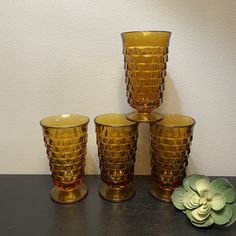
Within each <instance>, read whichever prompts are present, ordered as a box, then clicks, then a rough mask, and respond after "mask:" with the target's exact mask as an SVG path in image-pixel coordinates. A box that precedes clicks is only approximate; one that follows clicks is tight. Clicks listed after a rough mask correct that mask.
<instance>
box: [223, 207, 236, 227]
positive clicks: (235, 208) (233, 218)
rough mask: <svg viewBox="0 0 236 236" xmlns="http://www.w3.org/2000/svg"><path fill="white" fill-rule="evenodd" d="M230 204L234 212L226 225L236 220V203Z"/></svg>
mask: <svg viewBox="0 0 236 236" xmlns="http://www.w3.org/2000/svg"><path fill="white" fill-rule="evenodd" d="M228 206H229V207H230V208H231V210H232V212H233V214H232V217H231V219H230V221H229V223H227V224H226V225H225V226H230V225H232V224H233V223H234V222H235V221H236V203H233V204H229V205H228Z"/></svg>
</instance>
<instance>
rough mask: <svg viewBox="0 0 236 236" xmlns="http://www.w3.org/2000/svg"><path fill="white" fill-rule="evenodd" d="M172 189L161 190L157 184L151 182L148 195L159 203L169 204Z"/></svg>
mask: <svg viewBox="0 0 236 236" xmlns="http://www.w3.org/2000/svg"><path fill="white" fill-rule="evenodd" d="M173 191H174V189H162V188H160V186H159V185H158V184H156V183H155V182H152V183H151V185H150V187H149V192H150V194H151V195H152V196H153V197H154V198H157V199H159V200H161V201H164V202H171V195H172V193H173Z"/></svg>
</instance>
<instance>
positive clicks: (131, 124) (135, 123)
mask: <svg viewBox="0 0 236 236" xmlns="http://www.w3.org/2000/svg"><path fill="white" fill-rule="evenodd" d="M112 115H114V116H120V117H121V116H123V118H124V119H125V120H126V122H127V124H124V125H122V124H117V125H116V124H105V123H103V122H98V121H97V119H98V118H99V117H102V116H112ZM94 123H95V124H96V125H102V126H106V127H114V128H121V127H130V126H136V125H138V123H137V122H133V121H130V120H128V119H127V118H126V117H125V114H124V113H105V114H101V115H98V116H96V117H95V118H94Z"/></svg>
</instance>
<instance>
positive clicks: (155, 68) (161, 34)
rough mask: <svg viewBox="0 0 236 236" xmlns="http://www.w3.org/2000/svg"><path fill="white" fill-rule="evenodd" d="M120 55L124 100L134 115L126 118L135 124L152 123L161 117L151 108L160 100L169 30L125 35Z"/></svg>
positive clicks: (157, 105)
mask: <svg viewBox="0 0 236 236" xmlns="http://www.w3.org/2000/svg"><path fill="white" fill-rule="evenodd" d="M121 36H122V41H123V54H124V66H125V70H126V72H125V80H126V90H127V100H128V103H129V104H130V106H132V107H133V108H135V109H136V110H137V112H133V113H130V114H128V115H127V118H128V119H129V120H132V121H136V122H154V121H158V120H161V119H162V116H161V115H160V114H158V113H156V112H154V109H155V108H157V107H159V106H160V105H161V103H162V99H163V90H164V79H165V76H166V64H167V61H168V45H169V40H170V36H171V33H170V32H168V31H140V32H124V33H122V34H121Z"/></svg>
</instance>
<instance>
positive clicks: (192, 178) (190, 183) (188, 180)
mask: <svg viewBox="0 0 236 236" xmlns="http://www.w3.org/2000/svg"><path fill="white" fill-rule="evenodd" d="M199 179H207V180H209V178H208V177H207V176H205V175H189V176H187V177H185V178H184V181H183V187H184V188H185V189H186V190H187V191H192V190H194V191H196V188H195V183H196V182H197V181H198V180H199Z"/></svg>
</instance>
